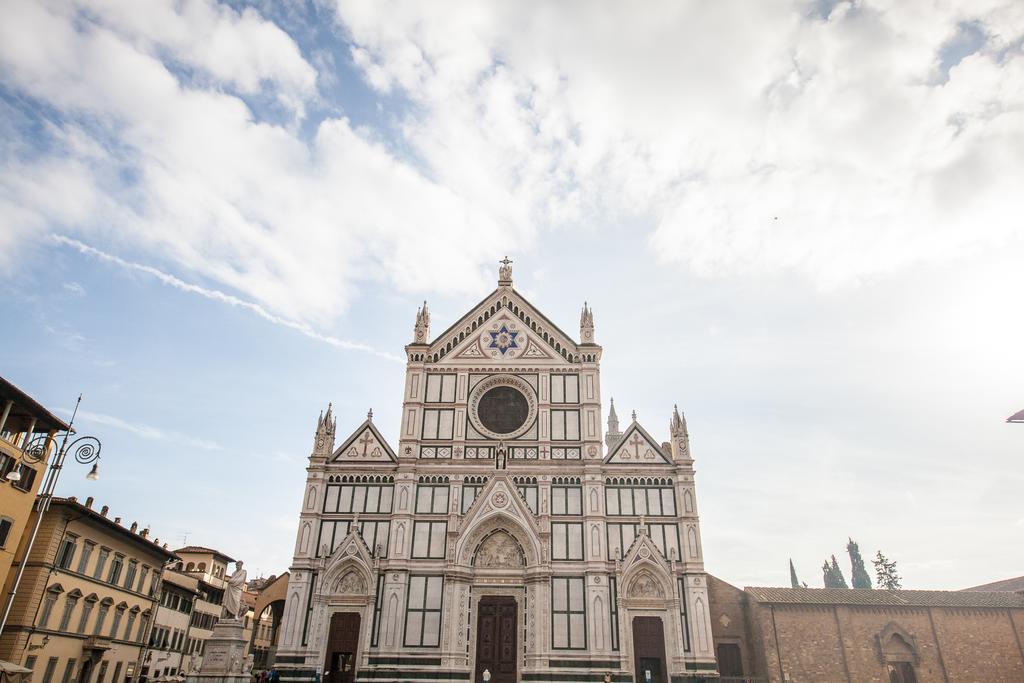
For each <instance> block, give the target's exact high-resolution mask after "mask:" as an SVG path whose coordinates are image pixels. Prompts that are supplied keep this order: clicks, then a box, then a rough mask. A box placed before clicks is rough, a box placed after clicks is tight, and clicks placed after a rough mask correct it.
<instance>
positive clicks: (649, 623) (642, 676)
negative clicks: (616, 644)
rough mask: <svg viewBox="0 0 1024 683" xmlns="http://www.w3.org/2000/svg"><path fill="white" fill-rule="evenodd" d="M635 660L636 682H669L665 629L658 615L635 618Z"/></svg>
mask: <svg viewBox="0 0 1024 683" xmlns="http://www.w3.org/2000/svg"><path fill="white" fill-rule="evenodd" d="M633 661H634V662H635V664H636V679H635V680H636V683H668V667H667V666H666V662H665V629H664V627H663V626H662V624H661V619H659V618H658V617H635V618H634V619H633Z"/></svg>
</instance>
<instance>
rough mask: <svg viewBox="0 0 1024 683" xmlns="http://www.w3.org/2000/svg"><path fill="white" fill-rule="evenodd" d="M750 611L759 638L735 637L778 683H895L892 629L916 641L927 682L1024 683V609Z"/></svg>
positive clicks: (919, 670)
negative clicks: (889, 652)
mask: <svg viewBox="0 0 1024 683" xmlns="http://www.w3.org/2000/svg"><path fill="white" fill-rule="evenodd" d="M723 592H724V591H723ZM747 611H748V617H749V622H750V627H751V633H750V634H749V635H748V636H741V635H740V634H736V633H732V634H730V635H729V636H728V637H736V638H741V639H742V640H743V647H744V648H745V649H746V648H749V649H750V650H751V652H752V655H753V658H754V660H755V662H757V663H758V665H759V667H763V668H759V671H758V673H763V675H765V676H766V677H767V680H770V681H778V682H780V683H782V682H784V681H790V682H792V683H802V682H805V681H847V680H849V681H857V682H858V683H860V682H861V681H865V682H868V681H872V682H877V683H888V681H889V676H888V670H887V668H886V662H885V659H884V656H883V653H882V650H881V644H880V642H879V634H881V633H882V632H883V630H885V629H886V628H887V627H889V626H890V625H892V624H894V625H895V626H896V627H898V628H899V630H900V631H901V632H903V633H906V634H907V635H908V636H909V637H910V638H911V639H912V644H913V646H914V648H915V650H916V653H917V661H916V662H915V664H914V673H915V674H916V676H917V680H918V681H919V683H933V682H934V683H945V682H946V681H950V682H952V683H957V682H959V681H984V682H985V683H1019V682H1020V681H1024V653H1022V651H1021V648H1020V643H1021V642H1024V638H1022V637H1021V632H1020V625H1021V624H1022V623H1024V610H1019V609H1014V610H1006V609H963V608H949V607H930V608H912V607H907V608H900V607H885V608H878V607H860V606H848V605H774V606H773V605H770V604H761V603H757V602H754V601H751V603H750V604H749V605H748V608H747ZM717 613H718V612H717V610H716V619H717ZM933 623H934V629H933ZM715 625H716V626H719V624H718V623H717V622H715ZM1015 631H1016V635H1015ZM716 640H717V634H716ZM776 643H777V645H776ZM780 659H781V672H782V673H781V674H780ZM748 675H749V674H748Z"/></svg>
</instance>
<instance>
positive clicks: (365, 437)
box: [359, 432, 373, 458]
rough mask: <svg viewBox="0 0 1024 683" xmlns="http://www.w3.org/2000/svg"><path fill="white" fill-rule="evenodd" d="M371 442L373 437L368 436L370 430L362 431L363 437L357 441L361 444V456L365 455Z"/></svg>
mask: <svg viewBox="0 0 1024 683" xmlns="http://www.w3.org/2000/svg"><path fill="white" fill-rule="evenodd" d="M372 442H373V437H372V436H370V432H363V438H361V439H359V443H361V444H363V457H364V458H365V457H366V449H367V448H369V447H370V444H371V443H372Z"/></svg>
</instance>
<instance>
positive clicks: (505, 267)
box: [498, 256, 514, 286]
mask: <svg viewBox="0 0 1024 683" xmlns="http://www.w3.org/2000/svg"><path fill="white" fill-rule="evenodd" d="M498 263H500V264H501V266H500V267H499V268H498V285H508V286H511V285H512V264H513V263H514V262H513V261H511V260H509V257H508V256H506V257H505V258H503V259H502V260H500V261H498Z"/></svg>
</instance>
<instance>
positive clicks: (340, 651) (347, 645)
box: [323, 612, 360, 683]
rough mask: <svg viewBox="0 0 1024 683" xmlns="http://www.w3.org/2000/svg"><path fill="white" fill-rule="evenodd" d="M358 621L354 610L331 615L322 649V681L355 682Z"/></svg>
mask: <svg viewBox="0 0 1024 683" xmlns="http://www.w3.org/2000/svg"><path fill="white" fill-rule="evenodd" d="M359 623H360V618H359V615H358V614H357V613H355V612H336V613H334V614H332V615H331V628H330V631H328V633H327V647H326V649H325V650H324V677H323V680H324V683H355V680H356V658H357V657H358V655H359Z"/></svg>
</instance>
